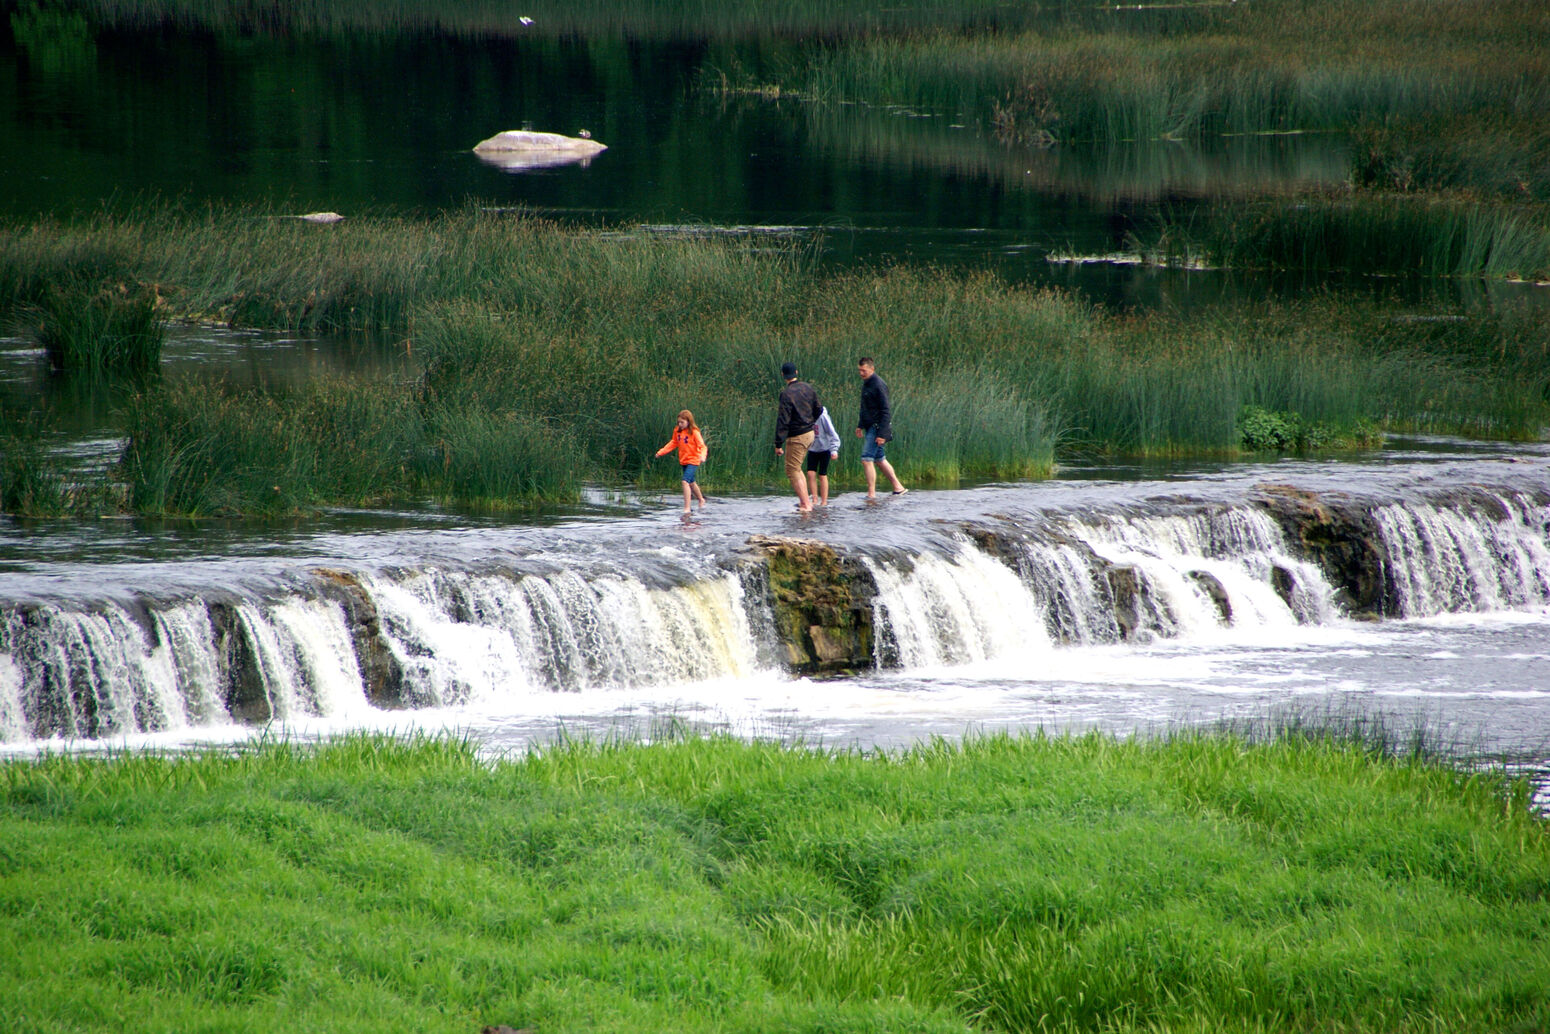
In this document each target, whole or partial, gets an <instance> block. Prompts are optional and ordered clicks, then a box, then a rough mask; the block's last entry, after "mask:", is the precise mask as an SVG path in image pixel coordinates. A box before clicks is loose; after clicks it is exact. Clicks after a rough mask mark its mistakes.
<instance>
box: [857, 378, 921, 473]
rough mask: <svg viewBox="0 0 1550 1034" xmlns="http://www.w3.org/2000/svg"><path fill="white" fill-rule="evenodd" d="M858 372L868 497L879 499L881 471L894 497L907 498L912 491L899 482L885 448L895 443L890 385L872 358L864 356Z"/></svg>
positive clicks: (860, 435)
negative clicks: (878, 473) (878, 474)
mask: <svg viewBox="0 0 1550 1034" xmlns="http://www.w3.org/2000/svg"><path fill="white" fill-rule="evenodd" d="M856 372H857V373H859V374H860V375H861V418H860V419H859V420H857V421H856V437H857V438H860V439H861V469H862V470H864V471H866V497H867V498H868V499H876V498H877V470H878V468H879V467H881V468H882V471H883V473H884V474H885V475H887V477H888V480H889V481H890V482H891V483H892V484H893V494H894V495H903V494H904V493H905V492H907V491H909V489H907V488H905V487H904V486H903V485H902V484H900V482H899V476H898V475H897V474H895V473H894V472H893V465H892V464H891V463H889V462H888V456H887V454H886V453H885V452H884V451H883V447H884V446H885V445H887V444H888V442H890V441H891V440H892V439H893V408H892V407H891V406H890V405H889V404H888V385H887V384H884V383H883V379H882V378H881V377H879V376H878V375H877V366H876V364H875V363H873V362H872V357H871V356H869V355H864V356H862V357H861V358H860V359H858V360H857V361H856Z"/></svg>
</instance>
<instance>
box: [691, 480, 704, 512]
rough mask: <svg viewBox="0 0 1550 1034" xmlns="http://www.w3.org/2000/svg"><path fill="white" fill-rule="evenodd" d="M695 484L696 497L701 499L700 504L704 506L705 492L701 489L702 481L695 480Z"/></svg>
mask: <svg viewBox="0 0 1550 1034" xmlns="http://www.w3.org/2000/svg"><path fill="white" fill-rule="evenodd" d="M693 485H694V497H695V498H696V499H698V500H699V501H700V505H701V506H704V505H705V493H704V492H701V491H700V483H699V482H698V481H695V482H693Z"/></svg>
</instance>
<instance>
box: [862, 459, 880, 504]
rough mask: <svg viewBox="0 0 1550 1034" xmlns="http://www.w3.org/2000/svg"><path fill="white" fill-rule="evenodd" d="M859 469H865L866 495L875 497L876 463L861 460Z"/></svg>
mask: <svg viewBox="0 0 1550 1034" xmlns="http://www.w3.org/2000/svg"><path fill="white" fill-rule="evenodd" d="M861 469H862V470H864V471H866V497H867V498H868V499H876V498H877V464H875V463H873V462H872V461H871V460H862V461H861Z"/></svg>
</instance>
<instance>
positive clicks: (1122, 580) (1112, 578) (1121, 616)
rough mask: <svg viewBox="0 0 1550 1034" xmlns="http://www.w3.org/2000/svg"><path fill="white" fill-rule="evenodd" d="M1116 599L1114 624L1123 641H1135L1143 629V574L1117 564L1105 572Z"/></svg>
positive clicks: (1111, 591) (1127, 566) (1110, 590)
mask: <svg viewBox="0 0 1550 1034" xmlns="http://www.w3.org/2000/svg"><path fill="white" fill-rule="evenodd" d="M1104 576H1105V577H1106V578H1107V579H1108V582H1109V593H1110V595H1111V596H1112V597H1113V599H1114V623H1115V624H1116V625H1118V626H1119V634H1120V637H1121V638H1122V639H1126V640H1130V639H1134V638H1135V635H1136V630H1137V629H1138V628H1140V627H1141V572H1140V571H1138V570H1136V569H1135V568H1134V567H1131V566H1130V565H1128V564H1123V565H1122V564H1116V565H1113V566H1111V567H1110V568H1109V569H1108V570H1106V571H1105V572H1104Z"/></svg>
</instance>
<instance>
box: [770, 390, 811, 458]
mask: <svg viewBox="0 0 1550 1034" xmlns="http://www.w3.org/2000/svg"><path fill="white" fill-rule="evenodd" d="M821 408H822V407H821V406H819V405H818V393H817V392H816V391H814V390H813V386H812V385H811V384H808V383H807V382H806V381H792V382H791V383H790V384H788V385H786V386H785V387H784V388H782V389H781V390H780V412H779V414H778V415H777V416H776V417H775V448H777V449H779V448H783V447H784V446H785V444H786V439H787V438H792V437H795V436H796V435H799V434H806V433H807V432H809V431H811V430H812V429H813V428H814V427H815V426H816V425H817V423H818V411H819V409H821Z"/></svg>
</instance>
